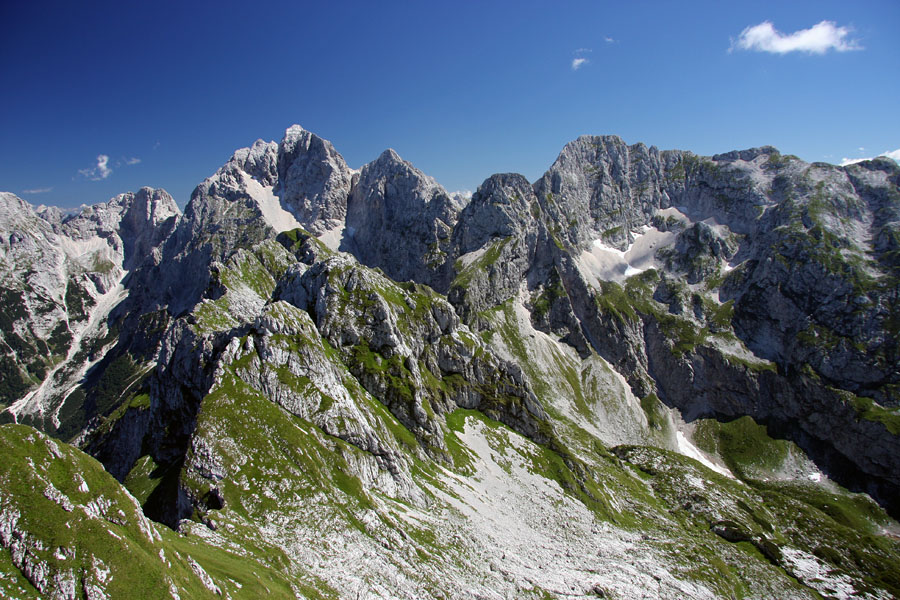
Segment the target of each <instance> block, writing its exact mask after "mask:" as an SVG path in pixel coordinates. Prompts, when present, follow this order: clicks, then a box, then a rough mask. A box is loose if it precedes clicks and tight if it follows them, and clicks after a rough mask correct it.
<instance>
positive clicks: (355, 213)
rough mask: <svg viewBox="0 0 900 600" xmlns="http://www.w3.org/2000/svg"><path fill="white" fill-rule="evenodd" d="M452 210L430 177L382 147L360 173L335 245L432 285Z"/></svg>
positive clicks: (397, 276) (443, 256)
mask: <svg viewBox="0 0 900 600" xmlns="http://www.w3.org/2000/svg"><path fill="white" fill-rule="evenodd" d="M458 212H459V209H458V203H457V202H456V201H454V200H453V199H451V198H450V196H449V194H447V192H446V190H444V188H442V187H441V186H440V185H439V184H438V183H437V182H436V181H435V180H434V179H432V178H431V177H428V176H427V175H425V174H424V173H422V172H421V171H419V170H418V169H416V168H415V167H413V166H412V165H411V164H410V163H408V162H406V161H404V160H403V159H401V158H400V157H399V156H398V155H397V153H396V152H394V151H393V150H385V151H384V153H383V154H382V155H381V156H379V157H378V159H377V160H375V161H374V162H371V163H369V164H367V165H365V166H364V167H363V168H362V170H361V171H360V174H359V182H358V183H357V184H356V186H355V187H354V188H353V191H352V194H351V195H350V199H349V201H348V203H347V221H346V227H347V229H346V233H345V237H344V243H343V244H342V246H341V248H342V249H345V250H348V251H350V252H352V253H353V255H354V256H356V257H357V258H358V259H359V261H360V262H362V263H363V264H364V265H367V266H370V267H379V268H380V269H382V270H383V271H384V272H385V273H386V274H387V275H388V276H389V277H391V278H392V279H394V280H396V281H410V280H412V281H419V282H422V283H426V284H434V283H435V279H436V278H437V277H438V275H437V274H436V270H437V269H438V268H439V267H441V266H442V265H443V264H444V262H445V260H447V257H448V251H449V248H450V236H451V234H452V232H453V226H454V224H455V223H456V219H457V215H458ZM438 287H439V286H438Z"/></svg>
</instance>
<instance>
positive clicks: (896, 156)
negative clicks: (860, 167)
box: [841, 148, 900, 167]
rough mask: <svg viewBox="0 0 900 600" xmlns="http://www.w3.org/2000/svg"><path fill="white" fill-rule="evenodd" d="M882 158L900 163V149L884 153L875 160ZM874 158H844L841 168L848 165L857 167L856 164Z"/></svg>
mask: <svg viewBox="0 0 900 600" xmlns="http://www.w3.org/2000/svg"><path fill="white" fill-rule="evenodd" d="M860 150H862V148H860ZM882 156H883V157H885V158H890V159H891V160H894V161H895V162H898V163H900V148H898V149H896V150H891V151H890V152H882V153H881V154H879V155H878V156H877V157H875V158H878V157H882ZM872 158H873V157H871V156H867V157H866V158H842V159H841V166H842V167H846V166H847V165H855V164H856V163H860V162H862V161H864V160H872Z"/></svg>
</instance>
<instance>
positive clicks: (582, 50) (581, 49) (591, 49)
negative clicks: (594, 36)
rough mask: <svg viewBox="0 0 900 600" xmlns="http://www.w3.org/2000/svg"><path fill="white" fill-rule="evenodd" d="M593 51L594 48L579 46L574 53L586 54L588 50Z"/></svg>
mask: <svg viewBox="0 0 900 600" xmlns="http://www.w3.org/2000/svg"><path fill="white" fill-rule="evenodd" d="M593 51H594V49H593V48H579V49H578V50H576V51H575V52H574V54H586V53H588V52H593Z"/></svg>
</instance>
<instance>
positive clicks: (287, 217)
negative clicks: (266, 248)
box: [241, 172, 302, 233]
mask: <svg viewBox="0 0 900 600" xmlns="http://www.w3.org/2000/svg"><path fill="white" fill-rule="evenodd" d="M241 178H242V179H243V181H244V188H245V189H246V190H247V194H248V195H249V196H250V197H251V198H252V199H253V200H254V201H255V202H256V205H257V206H258V207H259V211H260V212H261V213H262V216H263V219H265V221H266V223H268V224H269V226H270V227H271V228H272V229H274V230H275V231H277V232H278V233H281V232H282V231H290V230H291V229H297V228H298V227H302V225H300V222H299V221H297V218H296V217H294V215H293V214H291V213H290V212H288V211H286V210H285V209H284V207H283V206H282V205H281V200H280V199H279V198H278V196H276V195H275V188H274V187H272V186H271V185H266V186H264V185H262V184H261V183H260V182H258V181H257V180H255V179H253V178H252V177H250V176H249V175H247V174H246V173H244V172H241Z"/></svg>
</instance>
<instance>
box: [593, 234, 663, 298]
mask: <svg viewBox="0 0 900 600" xmlns="http://www.w3.org/2000/svg"><path fill="white" fill-rule="evenodd" d="M674 243H675V234H674V233H673V232H671V231H660V230H658V229H656V228H655V227H650V226H644V227H642V228H641V230H640V231H639V232H638V235H637V237H635V238H634V242H632V244H631V245H630V246H628V248H627V249H625V250H619V249H618V248H613V247H612V246H608V245H606V244H604V243H603V240H594V242H593V243H592V244H591V248H590V250H585V251H584V252H582V253H581V256H579V257H578V266H579V267H580V269H581V272H582V273H583V274H584V275H586V276H587V279H588V281H592V282H594V283H595V284H597V285H599V282H600V281H616V282H619V283H621V282H623V281H625V279H627V278H629V277H631V276H632V275H637V274H638V273H641V272H643V271H646V270H647V269H651V268H656V267H658V263H657V261H656V259H655V258H654V257H655V255H656V252H657V251H658V250H659V249H660V248H663V247H666V246H669V245H671V244H674Z"/></svg>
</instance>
